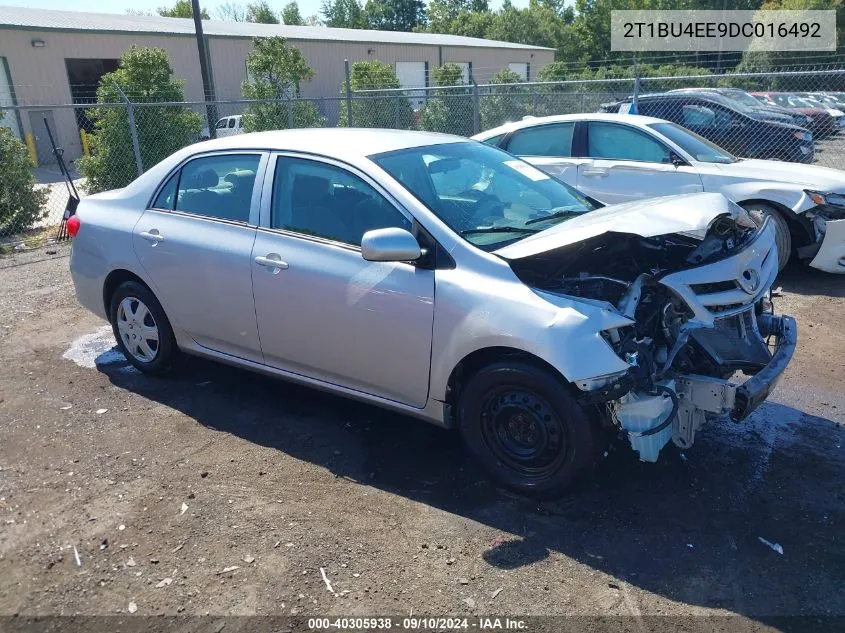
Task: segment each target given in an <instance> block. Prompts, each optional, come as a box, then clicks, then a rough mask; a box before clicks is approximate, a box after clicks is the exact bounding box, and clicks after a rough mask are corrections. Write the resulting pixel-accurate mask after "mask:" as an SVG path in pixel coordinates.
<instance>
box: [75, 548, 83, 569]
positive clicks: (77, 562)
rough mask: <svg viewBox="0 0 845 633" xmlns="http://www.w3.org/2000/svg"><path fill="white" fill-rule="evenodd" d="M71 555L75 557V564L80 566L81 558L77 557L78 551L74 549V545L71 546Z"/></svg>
mask: <svg viewBox="0 0 845 633" xmlns="http://www.w3.org/2000/svg"><path fill="white" fill-rule="evenodd" d="M73 557H74V558H75V559H76V566H77V567H82V559H81V558H79V551H78V550H77V549H76V545H74V546H73Z"/></svg>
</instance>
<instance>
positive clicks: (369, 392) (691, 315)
mask: <svg viewBox="0 0 845 633" xmlns="http://www.w3.org/2000/svg"><path fill="white" fill-rule="evenodd" d="M599 206H600V205H599V204H598V203H596V202H595V201H592V200H590V199H588V198H585V197H584V196H582V195H581V194H579V193H578V192H577V191H576V190H574V189H572V188H571V187H569V186H567V185H565V184H563V183H562V182H560V181H558V180H556V179H554V178H552V177H550V176H548V175H547V174H545V173H543V172H542V171H540V170H538V169H537V168H535V167H533V166H532V165H529V164H528V163H526V162H523V161H521V160H519V159H517V158H515V157H513V156H512V155H510V154H507V153H505V152H504V151H502V150H500V149H498V148H495V147H491V146H489V145H485V144H482V143H478V142H475V141H468V140H466V139H462V138H459V137H453V136H446V135H437V134H428V133H417V132H405V131H395V130H344V129H340V130H338V129H324V130H291V131H283V132H265V133H259V134H246V135H239V136H233V137H229V138H225V139H218V140H214V141H208V142H205V143H199V144H196V145H192V146H190V147H187V148H185V149H183V150H181V151H179V152H177V153H176V154H174V155H173V156H171V157H169V158H168V159H166V160H164V161H163V162H161V163H160V164H158V165H156V166H155V167H153V168H152V169H150V170H149V171H148V172H147V173H145V174H144V175H143V176H141V177H140V178H138V179H137V180H135V181H134V182H132V183H131V184H130V185H129V186H127V187H126V188H124V189H121V190H117V191H112V192H107V193H102V194H97V195H92V196H89V197H87V198H86V199H84V200H83V201H82V203H81V204H80V206H79V209H78V213H77V215H76V217H74V218H73V219H72V221H71V222H70V223H69V229H70V232H71V233H72V234H73V235H74V243H73V254H72V257H71V273H72V276H73V280H74V284H75V287H76V292H77V296H78V298H79V300H80V302H81V303H82V304H83V305H84V306H86V307H87V308H89V309H90V310H92V311H93V312H95V313H96V314H98V315H100V316H102V317H103V318H104V319H107V320H108V321H109V322H110V323H111V324H112V325H113V329H114V333H115V337H116V340H117V344H118V346H119V348H120V349H121V351H122V352H123V353H124V354H125V355H126V357H127V359H128V360H129V361H130V362H131V363H132V364H133V365H134V366H135V367H137V368H138V369H140V370H141V371H144V372H149V373H162V372H166V371H167V370H169V369H171V368H172V367H173V366H174V363H175V361H176V360H177V358H178V357H179V356H181V355H182V354H191V355H198V356H204V357H207V358H211V359H215V360H218V361H222V362H226V363H230V364H233V365H238V366H240V367H245V368H247V369H252V370H255V371H260V372H264V373H267V374H271V375H273V376H278V377H280V378H285V379H289V380H294V381H297V382H301V383H305V384H307V385H311V386H313V387H317V388H320V389H325V390H329V391H332V392H335V393H339V394H342V395H346V396H349V397H352V398H357V399H360V400H364V401H367V402H371V403H373V404H376V405H380V406H383V407H388V408H390V409H393V410H396V411H400V412H404V413H407V414H411V415H414V416H417V417H420V418H423V419H425V420H428V421H430V422H433V423H435V424H439V425H442V426H444V427H453V426H455V427H457V428H459V429H460V432H461V434H462V435H463V437H464V439H465V440H466V442H467V445H468V447H469V450H470V452H471V453H472V454H473V455H474V456H475V457H476V458H477V459H478V460H479V461H480V463H481V464H482V465H483V466H484V467H486V469H487V470H488V471H489V472H490V473H492V474H493V475H494V476H495V477H496V478H497V479H498V480H499V481H500V482H502V483H503V484H504V485H507V486H510V487H512V488H514V489H517V490H521V491H526V492H538V493H550V492H555V491H559V490H561V489H563V488H565V487H566V486H567V485H568V484H569V483H570V482H571V481H572V479H573V478H574V477H575V476H576V475H577V474H578V473H579V472H580V471H582V470H583V469H584V468H585V467H586V466H587V465H588V464H589V463H590V462H591V461H592V460H593V459H594V458H595V456H596V455H597V454H600V450H601V447H602V445H603V442H604V441H605V440H604V438H605V437H606V436H607V431H615V432H616V433H622V434H623V435H625V436H627V438H628V440H629V442H630V444H631V446H632V448H633V449H634V450H635V451H637V452H638V454H639V456H640V457H641V458H642V459H644V460H648V461H653V460H655V459H656V458H657V454H658V452H659V451H660V450H661V448H662V447H663V446H664V445H666V444H668V443H669V442H670V441H672V442H674V443H675V444H676V445H679V446H684V447H688V446H689V445H691V444H692V441H693V438H694V436H695V432H696V430H697V429H698V428H699V427H700V426H701V424H702V423H704V421H705V420H706V418H707V417H709V416H711V415H717V414H724V413H729V414H730V415H731V416H733V417H734V418H735V419H741V418H743V417H744V416H746V415H747V414H748V413H749V412H750V411H751V410H753V409H754V407H756V406H757V405H758V404H759V403H760V402H761V401H762V400H763V399H764V398H765V397H766V395H767V394H768V392H769V390H770V389H771V388H772V386H773V385H774V383H775V381H776V380H777V378H778V377H779V376H780V374H781V373H782V371H783V369H784V368H785V366H786V363H787V362H788V361H789V359H790V357H791V354H792V350H793V349H794V346H795V336H796V334H795V327H794V322H793V321H792V320H791V319H790V318H789V317H778V316H775V315H773V314H772V313H771V312H770V310H769V309H768V304H767V303H766V297H767V293H768V289H769V287H770V285H771V284H772V282H773V280H774V277H775V274H776V272H777V251H776V247H775V243H774V227H773V226H772V225H771V222H770V221H768V220H766V221H763V222H759V221H755V220H752V218H751V217H750V216H749V215H748V214H747V213H746V212H744V211H743V210H742V209H740V208H739V207H738V206H737V205H735V204H733V203H731V202H730V201H728V200H727V199H726V198H724V197H723V196H721V195H720V194H706V193H703V194H693V195H688V196H677V197H672V198H663V199H655V200H647V201H641V202H637V203H632V204H626V205H617V206H612V207H604V208H598V207H599ZM766 338H768V339H769V340H771V341H772V342H773V343H775V347H769V346H768V345H767V344H766V342H765V339H766ZM736 370H742V371H744V372H745V373H746V374H747V375H748V376H751V377H750V378H749V379H748V380H747V381H746V382H744V383H730V382H728V381H726V380H724V379H723V377H724V376H727V375H731V374H733V373H735V372H736Z"/></svg>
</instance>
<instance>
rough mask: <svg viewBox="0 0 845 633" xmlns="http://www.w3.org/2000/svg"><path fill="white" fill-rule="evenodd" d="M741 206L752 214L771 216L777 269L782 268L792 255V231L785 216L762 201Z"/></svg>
mask: <svg viewBox="0 0 845 633" xmlns="http://www.w3.org/2000/svg"><path fill="white" fill-rule="evenodd" d="M742 207H743V208H744V209H745V210H746V211H748V212H750V213H752V215H753V214H755V213H757V214H760V215H762V216H768V217H770V218H772V221H773V222H774V223H775V243H776V244H777V247H778V271H781V270H783V269H784V268H785V267H786V265H787V264H788V263H789V260H790V258H791V257H792V233H791V232H790V230H789V223H787V221H786V218H784V217H783V214H782V213H781V212H780V211H778V210H777V209H776V208H775V207H773V206H772V205H769V204H765V203H763V202H750V203H748V204H743V205H742Z"/></svg>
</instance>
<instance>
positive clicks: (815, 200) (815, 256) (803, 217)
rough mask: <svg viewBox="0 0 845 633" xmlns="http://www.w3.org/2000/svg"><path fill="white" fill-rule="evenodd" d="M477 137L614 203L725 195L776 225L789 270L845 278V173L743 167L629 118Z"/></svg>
mask: <svg viewBox="0 0 845 633" xmlns="http://www.w3.org/2000/svg"><path fill="white" fill-rule="evenodd" d="M689 107H693V106H689ZM693 114H694V113H693ZM691 116H692V114H691ZM728 133H730V130H728ZM473 138H475V139H476V140H480V141H484V142H486V143H490V144H493V145H496V146H497V147H501V148H503V149H506V150H507V151H508V152H510V153H511V154H515V155H517V156H520V157H522V158H523V159H525V160H527V161H528V162H530V163H531V164H533V165H536V166H537V167H539V168H540V169H542V170H544V171H546V172H548V173H550V174H552V175H553V176H555V177H556V178H560V179H561V180H563V181H564V182H566V183H567V184H570V185H572V186H573V187H576V188H577V189H578V190H579V191H581V192H583V193H585V194H587V195H588V196H592V197H593V198H595V199H597V200H601V201H602V202H604V203H606V204H614V203H621V202H629V201H632V200H642V199H645V198H652V197H655V196H668V195H673V194H679V193H691V192H695V191H712V192H716V193H721V194H724V195H725V196H727V197H728V198H730V199H731V200H733V201H735V202H737V203H738V204H740V205H741V206H742V207H744V208H745V209H747V210H749V211H756V212H760V213H763V214H765V215H768V216H770V217H771V218H772V220H773V221H774V223H775V235H776V240H777V244H778V255H779V258H780V262H779V267H780V268H783V267H784V266H785V265H786V263H787V261H788V260H789V258H790V257H792V256H793V255H794V256H796V257H797V258H798V259H799V260H801V261H804V262H806V263H808V264H809V265H810V266H812V267H813V268H817V269H819V270H823V271H826V272H830V273H840V274H845V172H843V171H841V170H839V169H830V168H827V167H821V166H819V165H802V164H799V163H787V162H782V161H776V160H760V159H742V158H737V157H736V156H732V155H731V154H730V153H728V152H726V151H725V150H724V149H722V148H721V147H718V146H717V145H714V144H713V143H711V142H710V141H708V140H707V139H704V138H702V137H700V136H698V135H697V134H695V133H693V132H690V131H689V130H687V129H686V128H683V127H681V126H680V125H677V124H676V123H671V122H669V121H664V120H662V119H655V118H653V117H647V116H638V115H630V114H566V115H561V116H549V117H539V118H528V119H526V120H524V121H519V122H516V123H508V124H506V125H503V126H501V127H498V128H494V129H492V130H488V131H486V132H482V133H481V134H478V135H476V136H474V137H473Z"/></svg>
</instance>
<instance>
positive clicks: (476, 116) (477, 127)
mask: <svg viewBox="0 0 845 633" xmlns="http://www.w3.org/2000/svg"><path fill="white" fill-rule="evenodd" d="M469 80H470V81H471V82H472V133H473V134H478V133H479V132H480V131H481V94H480V93H479V90H478V84H477V83H476V81H475V77H470V78H469Z"/></svg>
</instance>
